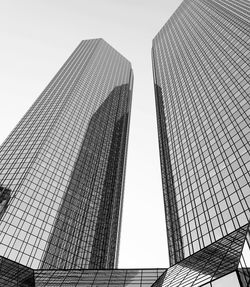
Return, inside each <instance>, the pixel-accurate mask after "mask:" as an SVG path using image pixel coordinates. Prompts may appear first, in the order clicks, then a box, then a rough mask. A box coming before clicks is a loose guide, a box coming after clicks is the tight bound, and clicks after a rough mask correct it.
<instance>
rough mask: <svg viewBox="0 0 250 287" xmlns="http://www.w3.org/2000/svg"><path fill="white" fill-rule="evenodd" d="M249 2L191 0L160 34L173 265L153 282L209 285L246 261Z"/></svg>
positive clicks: (158, 71) (157, 66)
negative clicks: (210, 281) (159, 278)
mask: <svg viewBox="0 0 250 287" xmlns="http://www.w3.org/2000/svg"><path fill="white" fill-rule="evenodd" d="M249 9H250V5H249V2H248V1H244V0H240V1H234V0H217V1H214V0H184V1H183V2H182V4H181V5H180V6H179V8H178V9H177V10H176V12H175V13H174V14H173V15H172V17H171V18H170V19H169V20H168V22H167V23H166V24H165V25H164V26H163V28H162V29H161V30H160V32H159V33H158V34H157V35H156V37H155V38H154V40H153V48H152V59H153V72H154V83H155V98H156V108H157V121H158V134H159V147H160V158H161V171H162V182H163V192H164V202H165V213H166V225H167V233H168V244H169V256H170V265H171V266H173V267H172V268H170V269H169V270H168V271H167V272H166V274H165V275H164V276H165V277H164V276H163V277H162V278H164V279H163V281H162V284H163V285H161V284H160V283H159V282H158V284H159V285H155V286H191V285H192V284H194V285H192V286H201V285H202V284H205V283H206V282H208V281H209V280H212V279H216V278H219V277H221V276H223V274H225V273H226V272H228V273H230V272H233V270H236V269H237V268H239V267H238V264H240V263H239V262H240V260H241V254H242V253H241V252H242V248H243V245H244V242H246V241H245V238H246V234H247V232H248V234H249V231H247V230H248V227H247V226H248V222H249V219H250V188H249V182H250V176H249V174H250V173H249V169H250V157H249V137H250V128H249V115H250V109H249V78H248V73H249V66H248V65H247V61H248V60H249V58H248V55H249V50H248V48H247V43H248V42H249ZM248 236H249V235H248ZM247 242H248V244H247V243H245V246H248V248H249V242H250V240H249V237H248V241H247ZM245 250H247V247H246V248H245ZM248 251H249V250H248ZM249 256H250V255H249ZM241 266H245V265H244V264H242V265H241ZM245 267H246V266H245ZM248 267H249V266H248ZM240 269H241V271H242V270H244V271H246V270H247V269H246V268H243V267H242V268H240ZM171 272H172V275H171V274H170V273H171ZM237 272H238V271H237ZM243 273H244V272H243ZM249 275H250V274H248V275H246V276H248V278H249ZM171 276H172V277H171ZM202 276H203V277H202ZM237 276H239V275H237ZM244 276H245V275H244ZM197 278H198V279H197ZM178 280H179V281H178ZM185 280H186V281H185ZM197 280H198V281H197ZM199 280H200V281H199ZM247 280H248V279H247ZM178 282H179V285H178ZM175 284H176V285H175ZM188 284H190V285H188ZM207 284H208V285H206V286H217V285H216V283H211V284H215V285H210V283H207ZM242 284H243V283H242ZM202 286H203V285H202ZM218 286H220V285H218ZM222 286H223V285H222ZM233 286H236V285H233ZM242 286H243V285H242Z"/></svg>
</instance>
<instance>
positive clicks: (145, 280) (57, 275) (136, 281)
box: [35, 269, 165, 287]
mask: <svg viewBox="0 0 250 287" xmlns="http://www.w3.org/2000/svg"><path fill="white" fill-rule="evenodd" d="M164 271H165V269H113V270H35V281H36V287H43V286H54V287H63V286H89V287H94V286H103V287H109V286H117V287H119V286H131V287H132V286H133V287H141V286H143V287H147V286H148V287H149V286H151V285H152V284H153V283H154V282H155V280H157V278H158V277H159V276H160V275H161V274H162V272H164Z"/></svg>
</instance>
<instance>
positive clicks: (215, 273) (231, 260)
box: [152, 224, 249, 287]
mask: <svg viewBox="0 0 250 287" xmlns="http://www.w3.org/2000/svg"><path fill="white" fill-rule="evenodd" d="M248 228H249V227H248V224H247V225H245V226H243V227H241V228H239V229H238V230H236V231H234V232H232V233H230V234H228V235H226V236H225V237H223V238H222V239H220V240H217V241H216V242H214V243H212V244H210V245H209V246H207V247H205V248H203V249H202V250H200V251H198V252H196V253H194V254H192V255H191V256H189V257H188V258H185V259H184V260H182V261H181V262H179V263H177V264H175V265H174V266H172V267H170V268H169V269H167V270H166V271H165V272H164V273H163V274H162V276H161V277H160V278H159V279H158V280H157V281H156V282H155V283H154V284H153V285H152V286H153V287H191V286H194V287H195V286H197V287H198V286H203V285H204V284H207V285H204V286H216V285H213V283H211V285H210V283H209V282H213V280H217V279H218V278H222V277H224V276H226V275H227V274H229V273H231V272H234V271H237V272H238V270H237V268H238V265H239V261H240V258H241V254H242V248H243V246H244V242H245V239H246V233H247V230H248ZM248 256H249V254H248ZM218 286H220V285H218ZM221 286H224V285H221Z"/></svg>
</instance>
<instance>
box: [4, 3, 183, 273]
mask: <svg viewBox="0 0 250 287" xmlns="http://www.w3.org/2000/svg"><path fill="white" fill-rule="evenodd" d="M180 3H181V0H0V29H1V38H0V42H1V46H0V49H1V53H0V79H1V80H0V107H1V109H0V131H1V132H0V143H2V142H3V140H4V139H5V138H6V137H7V135H8V134H9V133H10V132H11V130H12V129H13V128H14V126H15V125H16V124H17V122H18V121H19V120H20V119H21V117H22V116H23V115H24V113H25V112H26V111H27V110H28V108H29V107H30V106H31V104H32V103H33V102H34V100H35V99H36V98H37V97H38V95H39V94H40V93H41V92H42V90H43V89H44V88H45V86H46V85H47V84H48V82H49V81H50V80H51V79H52V77H53V76H54V75H55V73H56V72H57V71H58V70H59V68H60V67H61V66H62V64H63V63H64V62H65V60H66V59H67V58H68V57H69V56H70V54H71V53H72V51H73V50H74V49H75V48H76V46H77V45H78V44H79V42H80V41H81V40H85V39H91V38H103V39H104V40H106V41H107V42H108V43H109V44H110V45H112V46H113V47H114V48H115V49H117V50H118V51H119V52H120V53H121V54H123V55H124V56H125V57H126V58H127V59H128V60H129V61H130V62H131V63H132V67H133V70H134V90H133V101H132V116H131V122H130V137H129V148H128V161H127V172H126V185H125V197H124V208H123V220H122V234H121V247H120V259H119V267H120V268H141V267H147V268H150V267H167V266H168V251H167V239H166V227H165V218H164V209H163V195H162V186H161V176H160V162H159V149H158V138H157V126H156V114H155V102H154V91H153V77H152V68H151V55H150V53H151V44H152V39H153V37H154V36H155V35H156V34H157V32H158V31H159V30H160V29H161V27H162V26H163V25H164V24H165V22H166V21H167V20H168V18H169V17H170V16H171V14H172V13H173V12H174V11H175V9H176V8H177V7H178V6H179V5H180Z"/></svg>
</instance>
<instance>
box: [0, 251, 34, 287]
mask: <svg viewBox="0 0 250 287" xmlns="http://www.w3.org/2000/svg"><path fill="white" fill-rule="evenodd" d="M0 286H5V287H17V286H18V287H19V286H20V287H35V278H34V270H33V269H31V268H28V267H26V266H23V265H21V264H19V263H16V262H14V261H11V260H9V259H7V258H4V257H2V256H0Z"/></svg>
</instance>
